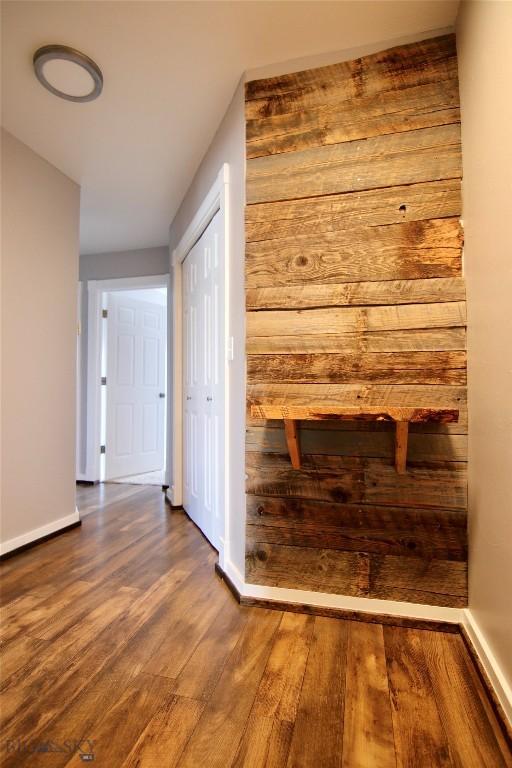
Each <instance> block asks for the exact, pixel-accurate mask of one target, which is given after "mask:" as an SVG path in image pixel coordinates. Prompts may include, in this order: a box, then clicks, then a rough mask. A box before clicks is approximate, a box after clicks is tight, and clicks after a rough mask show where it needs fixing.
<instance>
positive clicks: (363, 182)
mask: <svg viewBox="0 0 512 768" xmlns="http://www.w3.org/2000/svg"><path fill="white" fill-rule="evenodd" d="M246 131H247V145H246V146H247V181H246V194H247V206H246V241H247V245H246V292H247V382H248V383H247V405H248V420H247V453H246V472H247V475H248V480H247V546H246V579H247V581H248V582H251V583H257V584H263V585H271V586H279V587H291V588H298V589H306V590H314V591H320V592H328V593H337V594H343V595H351V596H361V597H372V598H384V599H390V600H402V601H410V602H414V603H426V604H432V605H443V606H463V605H465V604H466V598H467V576H466V570H467V544H466V517H467V515H466V461H467V439H466V433H467V411H466V352H465V350H466V328H465V325H466V313H465V309H466V307H465V291H464V282H463V279H462V271H461V270H462V263H461V260H462V231H461V226H460V223H459V216H460V213H461V197H460V186H461V168H462V165H461V145H460V114H459V95H458V81H457V56H456V49H455V39H454V36H453V35H447V36H443V37H439V38H435V39H430V40H426V41H424V42H421V43H414V44H412V45H407V46H403V47H399V48H393V49H391V50H388V51H384V52H382V53H378V54H375V55H372V56H367V57H365V58H361V59H356V60H355V61H349V62H343V63H341V64H335V65H333V66H328V67H322V68H320V69H314V70H309V71H306V72H297V73H294V74H290V75H284V76H281V77H276V78H270V79H266V80H257V81H254V82H249V83H247V86H246ZM263 402H265V403H271V402H273V403H276V404H285V405H286V404H288V405H289V404H297V405H299V404H300V405H307V404H311V403H315V404H318V403H322V404H325V405H328V404H331V405H337V406H342V405H388V406H390V405H396V406H417V407H427V408H428V407H431V408H457V409H459V410H460V420H459V423H458V424H452V425H436V424H423V425H414V426H411V435H410V442H409V457H408V464H407V473H406V474H405V475H403V476H400V475H397V473H396V472H395V469H394V466H393V455H394V428H393V426H392V425H388V424H383V423H356V422H316V423H315V422H302V423H301V442H302V454H303V455H302V462H303V463H302V468H301V469H300V470H297V471H296V470H293V469H292V468H291V464H290V458H289V456H288V454H287V451H286V442H285V437H284V432H283V422H282V421H281V422H273V421H263V420H258V419H254V418H251V417H250V412H249V409H250V406H251V405H252V404H259V403H263Z"/></svg>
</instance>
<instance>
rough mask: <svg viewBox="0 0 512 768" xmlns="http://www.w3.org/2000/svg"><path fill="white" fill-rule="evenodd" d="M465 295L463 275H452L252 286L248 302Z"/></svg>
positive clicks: (350, 302) (301, 304) (352, 302)
mask: <svg viewBox="0 0 512 768" xmlns="http://www.w3.org/2000/svg"><path fill="white" fill-rule="evenodd" d="M465 298H466V289H465V285H464V280H463V278H461V277H451V278H431V279H426V280H422V279H419V280H384V281H382V282H379V281H375V282H362V283H325V284H324V283H320V284H316V283H307V284H306V285H285V286H266V287H264V288H261V287H260V288H249V289H248V290H247V291H246V296H245V304H246V307H247V309H248V310H249V311H251V310H256V309H315V308H318V307H344V306H371V305H374V306H376V305H379V304H381V305H382V304H435V303H441V302H446V301H464V300H465Z"/></svg>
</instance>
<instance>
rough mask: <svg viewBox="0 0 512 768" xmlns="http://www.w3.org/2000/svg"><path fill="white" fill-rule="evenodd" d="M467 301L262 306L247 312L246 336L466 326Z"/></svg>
mask: <svg viewBox="0 0 512 768" xmlns="http://www.w3.org/2000/svg"><path fill="white" fill-rule="evenodd" d="M465 325H466V303H465V302H463V301H449V302H445V303H442V304H402V305H397V306H392V305H390V306H383V307H335V308H329V309H306V310H295V309H292V310H288V311H287V310H281V309H275V310H262V311H261V312H248V313H247V336H248V337H251V336H269V337H272V336H273V335H274V333H277V334H278V335H282V334H286V335H287V336H302V335H303V334H309V335H323V334H337V333H338V334H345V333H367V332H373V331H395V330H396V331H400V330H414V329H418V330H419V329H430V328H453V327H457V326H458V327H465Z"/></svg>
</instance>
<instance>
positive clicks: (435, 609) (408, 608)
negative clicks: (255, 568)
mask: <svg viewBox="0 0 512 768" xmlns="http://www.w3.org/2000/svg"><path fill="white" fill-rule="evenodd" d="M224 572H225V573H226V575H227V576H228V577H229V579H230V580H231V581H232V583H233V585H234V586H235V587H236V589H237V590H238V592H239V593H240V594H241V595H242V596H243V597H254V598H258V599H260V600H261V599H263V600H277V601H282V602H286V603H298V604H301V605H311V606H315V607H318V608H338V609H341V610H345V611H359V612H363V613H375V614H386V615H387V616H397V617H401V618H408V619H410V618H412V619H426V620H430V621H445V622H449V623H451V624H460V623H461V621H462V613H463V609H461V608H443V607H442V606H437V605H421V604H419V603H405V602H399V601H397V600H376V599H375V598H369V597H348V596H345V595H333V594H326V593H324V592H309V591H306V590H303V589H284V588H281V587H266V586H260V585H259V584H248V583H247V582H246V581H245V579H244V577H243V576H242V574H241V573H240V571H239V570H238V568H237V567H236V566H235V565H234V563H232V562H231V561H229V560H227V561H226V563H225V568H224Z"/></svg>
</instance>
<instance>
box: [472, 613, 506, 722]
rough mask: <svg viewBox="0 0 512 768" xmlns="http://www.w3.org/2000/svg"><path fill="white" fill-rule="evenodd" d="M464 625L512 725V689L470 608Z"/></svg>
mask: <svg viewBox="0 0 512 768" xmlns="http://www.w3.org/2000/svg"><path fill="white" fill-rule="evenodd" d="M461 623H462V625H463V627H464V629H465V630H466V632H467V634H468V637H469V639H470V641H471V644H472V645H473V648H474V649H475V651H476V654H477V656H478V658H479V659H480V661H481V662H482V666H483V668H484V669H485V671H486V673H487V675H488V677H489V680H490V682H491V685H492V687H493V688H494V690H495V692H496V696H497V697H498V700H499V702H500V704H501V706H502V707H503V711H504V712H505V715H506V717H508V719H509V721H510V723H511V724H512V687H511V686H510V683H509V682H508V680H507V678H506V676H505V674H504V672H503V670H502V669H501V667H500V665H499V664H498V661H497V659H496V657H495V655H494V653H493V652H492V650H491V648H490V646H489V643H488V642H487V640H486V638H485V635H484V633H483V632H482V629H481V628H480V626H479V625H478V623H477V621H476V619H475V617H474V616H473V612H472V611H471V609H469V608H465V609H464V610H463V611H462V622H461Z"/></svg>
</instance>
